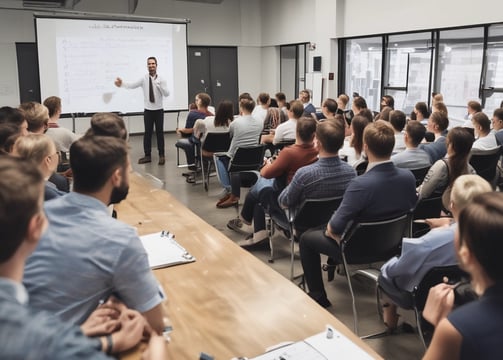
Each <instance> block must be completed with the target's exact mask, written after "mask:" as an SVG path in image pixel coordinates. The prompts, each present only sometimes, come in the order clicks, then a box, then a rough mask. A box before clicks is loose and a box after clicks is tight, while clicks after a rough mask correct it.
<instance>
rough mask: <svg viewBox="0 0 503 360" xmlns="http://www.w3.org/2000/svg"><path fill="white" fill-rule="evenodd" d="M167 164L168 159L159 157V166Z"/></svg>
mask: <svg viewBox="0 0 503 360" xmlns="http://www.w3.org/2000/svg"><path fill="white" fill-rule="evenodd" d="M165 162H166V158H165V157H164V155H162V156H159V165H164V163H165Z"/></svg>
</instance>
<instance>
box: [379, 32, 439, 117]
mask: <svg viewBox="0 0 503 360" xmlns="http://www.w3.org/2000/svg"><path fill="white" fill-rule="evenodd" d="M432 57H433V45H432V39H431V33H430V32H427V33H416V34H404V35H392V36H389V38H388V44H387V47H386V61H387V64H386V66H385V75H384V79H385V80H384V84H385V85H384V87H383V89H384V92H383V95H391V96H393V97H394V99H395V108H396V109H398V110H403V111H404V112H405V113H406V114H409V113H410V112H411V111H412V110H413V109H414V105H415V104H416V103H417V102H419V101H425V102H427V101H428V94H429V88H430V79H431V77H430V68H431V64H432Z"/></svg>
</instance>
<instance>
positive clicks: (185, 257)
mask: <svg viewBox="0 0 503 360" xmlns="http://www.w3.org/2000/svg"><path fill="white" fill-rule="evenodd" d="M140 240H141V242H142V244H143V247H144V248H145V251H146V252H147V255H148V263H149V265H150V268H151V269H160V268H163V267H168V266H174V265H179V264H186V263H190V262H194V261H196V258H195V257H194V256H192V255H191V254H190V253H189V252H188V251H187V250H185V248H184V247H183V246H181V245H180V244H179V243H178V242H176V240H175V239H174V235H173V234H171V233H169V232H167V231H161V232H158V233H154V234H149V235H144V236H140Z"/></svg>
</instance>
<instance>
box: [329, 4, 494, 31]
mask: <svg viewBox="0 0 503 360" xmlns="http://www.w3.org/2000/svg"><path fill="white" fill-rule="evenodd" d="M502 12H503V1H501V0H480V1H477V2H473V1H468V0H441V1H438V0H422V1H406V2H405V1H401V0H381V1H369V0H346V1H345V12H344V17H343V21H344V26H343V29H341V30H342V32H340V30H339V32H338V34H337V35H338V36H339V37H347V36H360V35H368V34H381V33H388V32H400V31H410V30H422V29H431V28H443V27H453V26H464V25H475V24H481V23H492V22H501V21H502V20H503V17H502V16H501V14H502Z"/></svg>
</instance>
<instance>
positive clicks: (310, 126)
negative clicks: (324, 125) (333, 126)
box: [296, 116, 318, 143]
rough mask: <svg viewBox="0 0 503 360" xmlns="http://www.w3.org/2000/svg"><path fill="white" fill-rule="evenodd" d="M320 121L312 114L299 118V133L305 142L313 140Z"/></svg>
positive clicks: (297, 127)
mask: <svg viewBox="0 0 503 360" xmlns="http://www.w3.org/2000/svg"><path fill="white" fill-rule="evenodd" d="M317 124H318V122H317V121H316V120H314V118H313V117H312V116H303V117H301V118H300V119H299V120H297V126H296V129H297V134H298V135H299V138H300V140H302V141H303V142H305V143H308V142H311V141H313V138H314V134H315V132H316V125H317Z"/></svg>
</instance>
